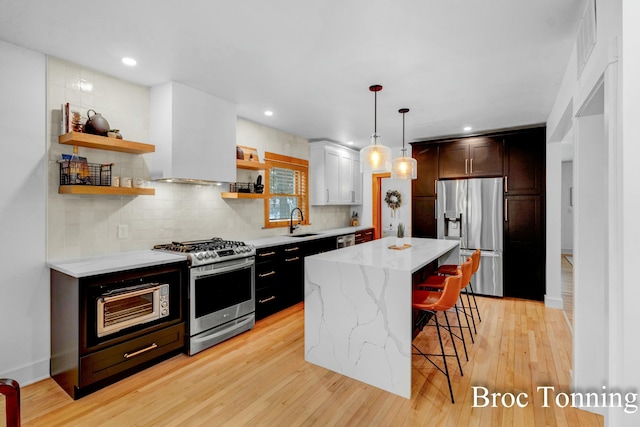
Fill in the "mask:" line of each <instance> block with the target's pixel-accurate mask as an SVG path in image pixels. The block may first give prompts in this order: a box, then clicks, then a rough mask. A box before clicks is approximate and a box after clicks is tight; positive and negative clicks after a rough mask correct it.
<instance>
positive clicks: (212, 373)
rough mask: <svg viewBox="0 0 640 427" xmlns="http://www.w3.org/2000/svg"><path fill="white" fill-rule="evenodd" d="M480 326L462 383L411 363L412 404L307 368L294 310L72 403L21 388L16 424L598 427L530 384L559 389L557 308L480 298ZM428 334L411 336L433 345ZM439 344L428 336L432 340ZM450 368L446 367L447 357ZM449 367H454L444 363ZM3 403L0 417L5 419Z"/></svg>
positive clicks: (564, 345) (561, 327) (52, 386)
mask: <svg viewBox="0 0 640 427" xmlns="http://www.w3.org/2000/svg"><path fill="white" fill-rule="evenodd" d="M479 303H480V308H481V314H482V316H483V321H482V323H480V324H479V325H478V333H477V335H476V343H475V344H469V345H468V349H469V358H470V360H469V361H468V362H467V361H464V362H463V365H462V367H463V370H464V377H461V376H460V373H459V372H458V369H457V367H456V368H455V369H454V373H453V381H452V382H453V388H454V390H453V391H454V395H455V398H456V403H455V404H451V402H450V400H449V393H448V389H447V383H446V379H445V377H444V375H442V374H441V373H439V372H438V371H436V370H435V368H433V367H431V366H430V365H428V364H427V363H426V362H425V361H424V359H421V356H414V359H413V387H412V398H411V399H404V398H402V397H399V396H395V395H393V394H390V393H387V392H384V391H381V390H379V389H376V388H374V387H371V386H367V385H365V384H362V383H360V382H358V381H355V380H352V379H350V378H346V377H343V376H341V375H338V374H336V373H333V372H330V371H327V370H325V369H323V368H320V367H318V366H315V365H312V364H309V363H306V362H305V361H304V335H303V332H304V331H303V329H304V327H303V322H304V320H303V319H304V318H303V304H299V305H297V306H294V307H292V308H290V309H287V310H285V311H283V312H281V313H278V314H276V315H273V316H271V317H269V318H267V319H264V320H262V321H260V322H258V324H257V325H256V327H255V328H254V329H253V330H252V331H250V332H247V333H244V334H242V335H240V336H238V337H235V338H233V339H230V340H228V341H226V342H224V343H222V344H220V345H218V346H215V347H213V348H210V349H208V350H206V351H204V352H202V353H199V354H197V355H195V356H193V357H188V356H186V355H179V356H175V357H173V358H171V359H169V360H167V361H164V362H162V363H160V364H158V365H156V366H154V367H152V368H149V369H147V370H145V371H143V372H140V373H138V374H136V375H133V376H131V377H129V378H127V379H125V380H122V381H120V382H118V383H116V384H113V385H111V386H109V387H107V388H105V389H102V390H99V391H97V392H95V393H93V394H91V395H89V396H86V397H84V398H82V399H79V400H77V401H73V400H72V399H71V398H70V397H69V396H67V395H66V394H65V393H64V392H63V391H62V389H61V388H59V387H58V386H57V384H56V383H55V382H54V381H53V380H51V379H47V380H44V381H41V382H38V383H36V384H33V385H29V386H26V387H23V388H22V389H21V394H22V396H21V397H22V422H23V425H24V426H133V425H135V426H244V425H250V426H298V425H305V426H306V425H318V426H331V425H339V426H414V425H415V426H418V425H425V426H483V427H484V426H578V425H580V426H584V427H588V426H602V425H603V419H602V417H600V416H597V415H594V414H591V413H588V412H584V411H581V410H578V409H575V408H559V407H556V406H555V404H551V405H550V407H548V408H544V407H543V402H542V395H541V393H538V392H537V391H536V387H537V386H554V387H555V389H556V391H563V392H567V391H568V382H569V376H568V372H569V369H570V360H571V336H570V332H569V328H568V326H567V323H566V321H565V319H564V316H563V314H562V311H561V310H554V309H547V308H545V307H544V304H542V303H538V302H532V301H524V300H516V299H509V298H504V299H495V298H479ZM434 337H435V330H434V328H426V329H425V332H423V333H422V334H421V335H420V336H419V338H418V339H417V340H418V341H419V343H421V345H431V344H434ZM435 343H437V339H436V341H435ZM452 362H453V364H455V361H452ZM453 364H452V365H451V366H453ZM471 386H485V387H487V388H488V389H489V390H490V391H491V392H514V393H520V392H525V393H527V394H528V395H529V399H528V406H526V407H525V408H518V407H515V408H503V407H497V408H490V407H487V408H473V407H472V404H473V392H472V389H471ZM3 411H4V407H3V408H2V409H1V410H0V417H2V418H1V419H4V413H3Z"/></svg>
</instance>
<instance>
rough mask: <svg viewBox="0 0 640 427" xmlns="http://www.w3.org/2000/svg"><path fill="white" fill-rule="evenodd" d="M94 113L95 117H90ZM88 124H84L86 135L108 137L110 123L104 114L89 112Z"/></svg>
mask: <svg viewBox="0 0 640 427" xmlns="http://www.w3.org/2000/svg"><path fill="white" fill-rule="evenodd" d="M92 111H93V116H92V115H90V114H89V113H91V112H92ZM87 117H88V119H87V122H86V123H85V124H84V133H91V134H93V135H101V136H107V132H109V129H110V128H109V122H108V121H107V119H105V118H104V117H103V116H102V114H100V113H96V112H95V110H89V111H87Z"/></svg>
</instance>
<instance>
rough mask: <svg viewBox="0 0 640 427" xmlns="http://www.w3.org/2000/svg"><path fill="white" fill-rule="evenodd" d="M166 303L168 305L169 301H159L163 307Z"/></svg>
mask: <svg viewBox="0 0 640 427" xmlns="http://www.w3.org/2000/svg"><path fill="white" fill-rule="evenodd" d="M168 305H169V302H168V301H162V302H161V303H160V307H162V308H165V307H166V306H168Z"/></svg>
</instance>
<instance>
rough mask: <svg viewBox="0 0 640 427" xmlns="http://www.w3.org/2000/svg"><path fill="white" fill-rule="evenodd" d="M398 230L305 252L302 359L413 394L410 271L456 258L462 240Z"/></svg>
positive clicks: (457, 257) (399, 391) (392, 389)
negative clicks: (403, 234) (399, 241)
mask: <svg viewBox="0 0 640 427" xmlns="http://www.w3.org/2000/svg"><path fill="white" fill-rule="evenodd" d="M395 241H396V239H395V237H388V238H385V239H379V240H374V241H371V242H367V243H363V244H360V245H356V246H350V247H346V248H342V249H337V250H334V251H330V252H324V253H321V254H317V255H313V256H309V257H307V258H305V296H304V312H305V313H304V343H305V347H304V351H305V360H306V361H308V362H310V363H313V364H316V365H318V366H322V367H324V368H326V369H330V370H332V371H334V372H337V373H340V374H342V375H346V376H348V377H351V378H354V379H356V380H359V381H362V382H364V383H366V384H370V385H372V386H375V387H378V388H381V389H383V390H386V391H389V392H391V393H395V394H397V395H400V396H403V397H406V398H410V397H411V358H412V348H411V341H412V324H411V323H412V309H411V291H412V274H413V273H415V272H417V271H419V270H420V269H422V268H423V267H425V266H427V265H428V264H430V263H432V262H438V264H444V263H451V264H458V263H459V261H460V249H459V242H458V241H452V240H437V239H422V238H408V239H405V243H409V244H410V245H411V247H409V248H407V249H404V250H394V249H389V246H392V245H394V244H395Z"/></svg>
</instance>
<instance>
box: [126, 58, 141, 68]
mask: <svg viewBox="0 0 640 427" xmlns="http://www.w3.org/2000/svg"><path fill="white" fill-rule="evenodd" d="M122 63H123V64H124V65H128V66H130V67H133V66H134V65H136V64H137V63H138V61H136V60H135V59H133V58H122Z"/></svg>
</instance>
